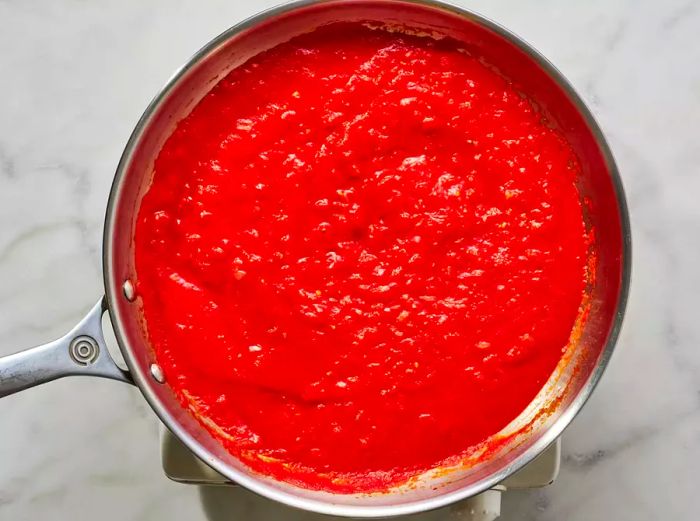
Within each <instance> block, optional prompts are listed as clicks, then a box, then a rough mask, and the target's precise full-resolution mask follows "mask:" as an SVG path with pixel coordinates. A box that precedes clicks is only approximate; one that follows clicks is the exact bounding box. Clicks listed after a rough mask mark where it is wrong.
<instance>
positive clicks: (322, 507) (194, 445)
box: [102, 0, 631, 518]
mask: <svg viewBox="0 0 700 521" xmlns="http://www.w3.org/2000/svg"><path fill="white" fill-rule="evenodd" d="M347 1H348V0H335V1H331V2H325V3H326V4H328V6H329V7H332V6H333V5H339V4H340V5H342V4H343V3H346V2H347ZM318 3H321V1H319V0H297V1H293V2H290V3H286V4H283V5H279V6H277V7H273V8H271V9H268V10H265V11H262V12H260V13H258V14H256V15H253V16H251V17H249V18H247V19H245V20H243V21H242V22H240V23H238V24H236V25H234V26H232V27H231V28H229V29H227V30H226V31H224V32H223V33H221V34H220V35H219V36H217V37H216V38H214V39H213V40H211V41H210V42H209V43H207V44H206V45H205V46H204V47H202V48H201V49H200V50H199V51H198V52H197V53H196V54H194V56H193V57H192V58H191V59H190V60H189V61H188V62H187V63H186V64H185V65H183V66H182V67H181V68H180V69H179V70H178V71H177V72H176V73H175V74H174V75H173V76H172V77H171V78H170V80H169V81H168V82H167V83H166V84H165V86H164V87H163V88H162V89H161V90H160V92H159V93H158V94H157V95H156V96H155V98H154V99H153V101H151V103H150V104H149V105H148V107H147V108H146V110H145V111H144V113H143V115H142V116H141V118H140V119H139V121H138V123H137V125H136V127H135V128H134V131H133V132H132V134H131V136H130V138H129V140H128V142H127V145H126V147H125V149H124V152H123V154H122V156H121V159H120V161H119V165H118V167H117V170H116V173H115V177H114V181H113V184H112V188H111V191H110V195H109V199H108V204H107V210H106V217H105V226H104V237H103V259H102V261H103V267H104V269H103V276H104V286H105V294H106V297H107V302H108V309H109V314H110V319H111V321H112V325H113V328H114V332H115V336H116V338H117V342H118V344H119V348H120V351H121V352H122V355H123V357H124V360H125V362H126V364H127V366H128V368H129V370H130V372H131V374H132V376H133V379H134V382H135V383H136V385H138V387H139V389H140V390H141V392H142V394H143V395H144V397H145V399H146V401H147V402H148V403H149V405H150V406H151V408H152V409H153V410H154V412H155V413H156V414H157V415H158V417H159V418H160V419H161V421H162V422H163V423H164V424H165V425H166V426H167V427H168V429H170V430H171V431H172V432H173V434H175V436H177V437H178V438H179V439H180V440H182V441H183V443H185V445H186V446H187V447H188V448H189V449H190V450H191V451H192V452H193V453H194V454H196V455H197V456H198V457H199V458H200V459H202V460H203V461H206V462H207V463H208V464H209V465H210V466H211V467H212V468H214V469H215V470H216V471H218V472H220V473H221V474H223V475H224V476H226V477H228V478H229V479H231V480H233V481H235V482H236V483H238V484H239V485H241V486H243V487H245V488H247V489H249V490H251V491H253V492H255V493H257V494H259V495H262V496H265V497H267V498H269V499H272V500H275V501H278V502H280V503H283V504H286V505H289V506H292V507H296V508H299V509H302V510H307V511H311V512H317V513H321V514H330V515H338V516H349V517H363V518H371V517H389V516H398V515H406V514H413V513H418V512H425V511H429V510H433V509H436V508H440V507H443V506H446V505H449V504H451V503H454V502H456V501H459V500H462V499H465V498H468V497H471V496H474V495H476V494H479V493H481V492H483V491H485V490H488V489H489V488H491V487H493V486H494V485H497V484H498V483H500V482H501V481H503V480H504V479H505V478H507V477H508V476H509V475H511V474H513V473H514V472H516V471H517V470H519V469H520V468H522V467H523V466H525V465H527V464H528V463H529V462H530V461H532V460H533V459H534V458H536V457H537V456H538V455H539V454H540V453H542V452H543V451H544V450H545V449H546V448H547V447H548V446H549V445H550V444H551V443H553V442H554V441H555V440H556V439H557V438H558V437H559V436H560V435H561V433H562V432H563V431H564V429H565V428H566V427H567V426H568V425H569V424H570V423H571V421H572V420H573V419H574V417H575V416H576V415H577V414H578V412H579V411H580V410H581V408H582V407H583V405H584V404H585V403H586V401H587V400H588V398H589V397H590V395H591V393H592V392H593V390H594V389H595V387H596V386H597V384H598V382H599V380H600V378H601V376H602V375H603V372H604V371H605V368H606V366H607V364H608V361H609V360H610V357H611V356H612V353H613V351H614V347H615V344H616V342H617V339H618V336H619V334H620V330H621V327H622V322H623V316H624V312H625V308H626V305H627V299H628V294H629V287H630V279H631V230H630V220H629V214H628V209H627V203H626V199H625V194H624V189H623V186H622V181H621V178H620V175H619V171H618V169H617V166H616V163H615V160H614V157H613V155H612V152H611V150H610V147H609V145H608V143H607V141H606V139H605V137H604V135H603V132H602V130H601V129H600V127H599V126H598V124H597V123H596V121H595V119H594V117H593V115H592V113H591V112H590V110H589V109H588V107H587V106H586V104H585V103H584V101H583V100H582V98H581V97H580V96H579V95H578V94H577V92H576V91H575V89H574V88H573V86H572V85H571V84H570V83H569V81H568V80H567V79H566V78H565V77H564V75H563V74H562V73H561V72H559V71H558V70H557V69H556V67H554V65H553V64H552V63H550V62H549V60H547V59H546V58H545V57H544V56H543V55H541V54H540V53H539V52H538V51H537V50H535V49H534V48H533V47H532V46H530V45H529V44H528V43H526V42H525V41H524V40H523V39H522V38H520V37H518V36H516V35H515V34H514V33H512V32H511V31H509V30H508V29H506V28H504V27H502V26H501V25H499V24H498V23H496V22H494V21H492V20H490V19H488V18H486V17H484V16H482V15H480V14H477V13H475V12H473V11H471V10H468V9H465V8H463V7H459V6H456V5H453V4H450V3H448V2H444V1H441V0H374V1H371V2H368V3H375V4H376V3H387V4H392V3H395V4H400V3H404V4H415V5H419V6H423V7H428V8H431V9H435V10H439V11H446V12H449V13H452V14H456V15H458V16H460V17H463V18H466V19H467V20H470V21H472V22H476V23H477V24H479V25H481V26H484V27H485V28H487V29H489V30H491V31H493V32H494V33H496V34H497V35H498V36H499V37H501V38H503V39H505V40H507V41H509V42H510V43H512V44H513V45H515V46H517V47H518V48H519V49H520V50H522V51H523V52H525V53H526V54H527V55H528V56H529V57H530V58H531V59H533V60H534V61H535V62H536V63H537V64H538V65H539V66H540V67H541V68H542V69H543V70H544V71H545V72H546V73H547V74H548V75H549V76H550V78H551V79H553V80H554V81H555V82H556V83H557V84H558V85H559V87H561V88H562V90H563V91H564V92H565V93H566V95H567V97H568V98H569V100H570V101H571V102H572V103H573V104H574V105H575V107H576V108H577V110H578V111H579V113H580V115H581V116H582V117H583V119H584V120H585V122H586V125H587V126H588V128H589V130H590V131H591V134H592V135H593V136H594V137H595V139H596V142H597V145H598V147H599V149H600V151H601V153H602V155H603V157H604V159H605V162H606V164H607V167H608V171H609V173H610V177H611V181H612V183H613V186H614V190H615V196H616V199H617V206H618V211H619V215H620V226H621V234H622V237H621V246H622V257H621V261H620V263H621V275H622V280H621V282H620V291H619V294H618V297H617V303H616V307H615V317H614V321H613V324H612V327H611V330H610V333H609V335H608V338H607V341H606V344H605V346H604V347H603V350H602V352H601V355H600V358H599V360H598V362H597V364H596V366H595V368H594V370H593V371H592V372H591V375H590V377H589V379H588V381H587V382H586V384H585V386H584V387H583V388H582V389H581V391H580V392H579V393H578V395H577V396H576V398H575V399H574V400H573V401H572V402H571V404H570V405H569V406H568V407H567V408H566V409H565V410H564V411H563V412H562V414H561V416H560V417H559V418H557V420H556V421H555V423H554V424H553V425H552V426H551V427H550V428H549V429H548V430H547V431H546V432H545V433H544V434H543V435H542V436H541V437H540V438H539V439H537V440H536V441H535V442H534V443H533V444H532V445H531V446H530V447H529V448H528V449H526V450H525V451H524V452H523V453H522V454H521V455H520V456H519V457H517V458H516V459H515V460H514V461H513V462H511V464H509V465H508V466H505V467H504V468H501V469H500V470H499V471H498V472H495V473H493V474H491V475H489V476H487V477H486V478H484V479H481V480H479V481H477V482H475V483H473V484H470V485H468V486H465V487H463V488H460V489H457V490H455V491H453V492H450V493H446V494H440V495H437V496H434V497H430V498H427V499H422V500H417V501H412V502H409V503H403V504H395V505H377V506H357V505H346V504H336V503H333V502H330V501H321V500H318V499H310V498H304V497H300V496H297V495H294V494H291V493H288V492H285V491H283V490H280V489H278V488H274V487H272V486H270V485H268V484H267V483H265V482H264V481H263V480H261V479H257V478H256V477H255V476H254V475H253V474H246V473H243V472H241V471H239V470H237V469H235V468H232V467H231V466H230V465H228V464H226V463H225V462H224V461H222V460H220V459H219V458H217V457H216V456H215V455H213V454H212V453H211V452H210V451H208V450H206V449H205V448H204V447H203V446H202V445H201V444H200V443H199V442H198V441H197V440H195V439H194V437H193V436H192V435H191V434H190V433H189V432H187V431H186V430H185V429H184V428H183V427H182V426H181V425H180V424H179V423H178V422H177V421H175V419H174V418H173V415H172V414H171V412H170V411H169V410H167V408H166V407H164V405H163V404H162V403H161V402H160V401H159V400H158V399H157V397H156V396H155V395H154V394H152V393H151V392H150V390H149V388H148V386H147V385H145V384H144V380H145V379H146V378H147V375H145V374H143V373H142V372H141V371H140V370H139V368H138V367H137V365H136V364H135V363H134V359H133V357H132V356H131V346H129V344H128V341H127V339H126V337H125V335H124V334H123V330H124V328H123V325H122V321H121V318H120V316H119V314H118V313H117V312H116V311H115V310H116V309H118V308H117V306H116V303H117V299H119V298H121V297H122V291H121V288H120V287H116V286H115V284H114V280H115V279H114V277H113V274H114V269H115V267H114V264H113V260H112V251H113V244H112V238H113V236H114V232H115V231H116V228H115V219H114V215H115V212H116V209H117V207H118V202H119V201H120V194H121V190H122V186H123V179H124V176H125V170H126V167H127V166H128V164H129V163H130V160H131V158H132V155H133V154H134V151H135V149H136V146H137V145H138V142H139V140H140V138H141V136H142V134H143V132H144V130H145V129H146V127H147V125H148V123H149V121H150V119H151V117H152V116H153V114H154V113H155V112H156V110H157V109H158V107H159V106H160V105H161V103H162V102H163V101H164V100H165V99H166V98H167V96H168V94H169V93H170V92H171V90H172V89H173V88H174V87H175V86H176V85H177V84H178V82H179V81H180V80H181V79H182V78H183V76H185V75H186V74H187V73H188V71H189V70H190V69H191V68H192V67H194V66H195V65H196V64H197V63H199V62H200V61H201V60H202V59H204V58H205V57H206V56H207V55H209V53H210V52H211V51H213V50H214V49H216V48H217V47H218V46H219V45H221V44H222V43H224V42H226V41H227V40H229V39H230V38H232V37H234V36H236V35H238V34H239V33H241V32H243V31H246V30H248V29H250V28H252V27H255V26H256V25H258V24H260V23H262V22H264V21H266V20H267V19H269V18H271V17H275V16H278V15H280V14H284V13H288V12H290V11H293V10H297V9H302V8H305V7H307V6H311V5H314V4H318Z"/></svg>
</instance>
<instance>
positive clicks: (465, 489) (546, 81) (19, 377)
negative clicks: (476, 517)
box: [0, 0, 630, 517]
mask: <svg viewBox="0 0 700 521" xmlns="http://www.w3.org/2000/svg"><path fill="white" fill-rule="evenodd" d="M336 21H379V22H389V23H398V24H401V25H407V26H411V27H414V28H418V29H422V30H425V31H426V32H429V33H430V32H433V31H435V32H437V33H440V34H445V35H448V36H451V37H452V38H455V39H457V40H459V41H461V42H463V44H464V46H465V48H466V49H468V50H469V51H470V52H471V53H473V54H476V55H479V56H483V58H484V59H485V60H486V61H487V62H489V63H490V64H492V65H494V66H495V67H496V68H497V69H498V70H499V71H500V73H502V74H503V75H504V76H506V77H507V78H509V79H510V80H511V81H512V82H513V84H514V85H515V86H516V88H518V89H519V90H521V91H522V92H523V93H525V94H526V95H527V96H528V97H529V98H530V99H531V100H532V101H533V103H534V104H535V105H536V107H537V109H538V110H540V111H541V112H542V114H543V115H544V117H546V118H547V120H548V121H549V122H550V123H551V124H552V125H553V126H555V127H556V128H557V129H558V130H559V131H560V132H562V133H563V134H564V136H565V137H566V138H567V139H568V141H569V142H570V143H571V145H572V146H573V148H574V150H575V152H576V154H577V156H578V158H579V161H580V164H581V175H580V178H579V179H578V184H579V188H580V191H581V194H582V198H583V199H584V200H585V204H584V212H585V218H586V220H587V224H588V225H589V226H592V227H593V228H594V229H595V237H596V240H595V245H594V247H593V248H594V251H593V252H592V255H591V259H593V260H592V262H593V263H594V264H595V278H594V280H591V284H590V288H589V289H590V291H589V295H590V312H589V314H588V317H587V319H586V320H585V321H584V322H582V323H581V324H579V326H580V330H579V331H578V335H576V338H577V340H576V341H575V342H572V344H571V345H570V346H569V347H568V349H567V352H566V354H565V356H564V358H563V359H562V361H561V363H560V364H559V366H558V367H557V369H556V370H555V372H554V373H553V375H552V377H551V379H550V380H549V381H548V383H547V384H546V385H545V387H544V388H543V389H542V391H541V392H540V393H539V395H538V396H537V398H536V399H535V401H534V402H533V403H532V404H531V405H530V407H529V408H528V409H527V410H526V411H524V412H523V414H522V415H521V416H520V417H519V418H518V419H516V420H515V421H514V422H513V423H511V424H510V425H509V426H508V427H506V428H505V429H504V431H502V433H500V434H501V435H502V436H503V443H502V445H501V448H500V449H499V450H498V451H496V452H494V453H491V454H489V455H487V456H483V457H482V458H476V459H474V460H472V461H467V462H464V463H462V464H460V465H458V466H455V467H453V468H451V469H439V471H432V472H428V473H426V474H425V475H423V476H421V477H420V478H419V479H418V480H417V481H416V482H415V483H413V484H412V485H411V486H410V487H409V486H404V487H401V488H399V489H396V490H392V491H391V492H387V493H383V494H369V495H368V494H358V495H353V494H333V493H328V492H319V491H311V490H305V489H302V488H298V487H295V486H293V485H290V484H287V483H283V482H279V481H276V480H274V479H273V478H270V477H267V476H262V475H259V474H256V473H255V472H253V471H251V470H250V469H249V468H247V467H246V466H245V465H244V464H243V463H241V462H240V461H238V460H237V459H236V458H235V457H234V456H232V455H231V454H229V453H228V452H227V451H226V450H225V449H224V448H223V447H222V446H221V445H220V443H219V442H217V440H216V439H214V438H213V437H212V436H211V435H210V434H209V433H208V432H207V431H206V430H205V429H204V428H203V427H202V425H201V424H200V423H199V422H198V421H197V420H196V418H194V417H193V416H192V415H191V414H190V412H189V411H188V410H186V409H185V408H183V407H182V406H181V405H180V403H179V401H178V400H177V398H176V397H175V396H174V394H173V392H172V390H171V388H170V387H169V386H168V383H167V381H165V378H164V376H163V374H162V372H161V371H160V369H159V367H158V365H157V361H156V360H155V359H154V355H153V351H152V349H151V346H150V345H149V342H148V339H147V335H146V331H145V328H144V320H143V316H142V309H141V305H140V299H139V296H138V294H137V293H136V292H135V290H134V288H135V287H136V284H135V282H136V280H137V278H138V273H137V272H136V271H135V267H134V240H133V236H134V224H135V221H136V215H137V210H138V207H139V201H140V198H141V197H142V195H143V194H144V192H145V191H146V190H147V188H148V186H149V183H150V181H151V177H152V174H153V164H154V159H155V158H156V156H157V155H158V152H159V150H160V148H161V146H162V145H163V143H164V141H165V140H166V139H167V137H168V136H169V135H170V133H171V132H172V131H173V129H174V126H175V125H176V124H177V122H178V121H179V120H181V119H182V118H183V117H185V116H186V115H187V114H188V113H189V112H190V111H191V110H192V108H193V107H194V106H195V105H196V104H197V102H198V101H199V100H200V99H201V98H202V97H203V96H204V95H205V94H206V93H207V92H208V91H209V90H210V89H211V88H212V87H213V86H214V85H215V84H216V83H217V82H218V81H219V80H220V79H221V78H223V77H224V76H225V75H226V74H227V73H228V72H229V71H231V70H232V69H233V68H234V67H236V66H238V65H240V64H241V63H243V62H245V61H246V60H247V59H249V58H250V57H252V56H254V55H255V54H257V53H259V52H261V51H263V50H265V49H269V48H271V47H273V46H275V45H277V44H279V43H281V42H284V41H287V40H289V39H290V38H292V37H293V36H295V35H298V34H301V33H304V32H308V31H310V30H312V29H314V28H316V27H318V26H321V25H324V24H328V23H331V22H336ZM103 265H104V286H105V295H106V296H105V297H104V298H103V299H101V300H100V301H99V302H98V303H97V305H96V306H95V307H94V308H93V309H92V311H90V313H88V315H87V316H86V317H85V318H84V319H83V320H82V321H81V322H80V323H79V324H78V325H77V326H76V327H75V328H74V329H73V330H72V331H71V332H70V333H68V334H67V335H66V336H64V337H63V338H60V339H59V340H56V341H54V342H50V343H48V344H45V345H42V346H39V347H34V348H32V349H28V350H26V351H22V352H20V353H17V354H14V355H10V356H7V357H4V358H2V359H0V396H5V395H8V394H11V393H14V392H17V391H21V390H23V389H26V388H28V387H32V386H34V385H38V384H40V383H44V382H48V381H50V380H54V379H56V378H61V377H63V376H69V375H86V376H100V377H105V378H112V379H115V380H121V381H124V382H129V383H133V384H134V385H136V386H138V387H139V389H140V390H141V392H142V393H143V396H144V397H145V398H146V400H147V401H148V403H149V404H150V405H151V407H152V408H153V410H154V411H155V412H156V414H157V415H158V416H159V417H160V419H161V420H162V421H163V423H164V424H165V425H166V426H167V427H168V428H169V429H170V430H171V431H172V432H173V433H174V434H175V436H177V437H178V438H179V439H180V440H182V441H183V442H184V443H185V444H186V445H187V447H189V449H190V450H192V452H194V453H195V454H196V455H197V456H198V457H199V458H201V459H202V460H203V461H204V462H206V463H207V464H209V465H210V466H211V467H213V468H214V469H215V470H217V471H218V472H220V473H221V474H223V475H224V476H226V477H227V478H229V479H230V480H232V481H234V482H236V483H239V484H240V485H243V486H244V487H247V488H248V489H250V490H253V491H255V492H257V493H259V494H261V495H263V496H267V497H268V498H271V499H274V500H276V501H279V502H282V503H286V504H288V505H291V506H295V507H299V508H302V509H307V510H311V511H316V512H323V513H328V514H335V515H347V516H357V517H373V516H391V515H399V514H408V513H412V512H419V511H424V510H429V509H433V508H436V507H440V506H443V505H447V504H449V503H452V502H454V501H457V500H460V499H463V498H466V497H469V496H472V495H475V494H477V493H480V492H482V491H484V490H486V489H488V488H489V487H491V486H493V485H495V484H497V483H498V482H500V481H502V480H503V479H504V478H506V477H507V476H509V475H510V474H512V473H513V472H515V471H516V470H518V469H519V468H520V467H522V466H523V465H525V464H526V463H528V462H529V461H530V460H532V459H533V458H535V457H536V456H537V455H538V454H540V453H541V452H542V451H543V450H544V449H545V448H546V447H547V446H548V445H549V444H550V443H552V442H553V441H554V440H555V439H556V438H557V437H558V436H559V435H560V434H561V432H562V431H563V430H564V428H565V427H566V426H567V425H568V424H569V422H570V421H571V420H572V418H573V417H574V416H575V415H576V413H577V412H578V411H579V410H580V409H581V407H582V406H583V404H584V403H585V401H586V399H587V398H588V397H589V395H590V394H591V392H592V391H593V389H594V387H595V386H596V383H597V382H598V380H599V378H600V376H601V374H602V372H603V370H604V368H605V366H606V364H607V362H608V359H609V358H610V355H611V353H612V351H613V347H614V344H615V341H616V339H617V336H618V332H619V328H620V325H621V321H622V315H623V311H624V307H625V301H626V297H627V289H628V285H629V277H630V230H629V222H628V216H627V209H626V205H625V199H624V194H623V190H622V186H621V183H620V179H619V177H618V172H617V169H616V167H615V163H614V161H613V158H612V155H611V153H610V150H609V148H608V145H607V144H606V142H605V139H604V137H603V135H602V133H601V131H600V129H599V128H598V125H597V124H596V123H595V121H594V120H593V117H592V116H591V113H590V112H589V110H588V109H587V108H586V106H585V105H584V103H583V101H582V100H581V98H579V96H578V95H577V94H576V93H575V92H574V90H573V89H572V87H571V85H569V83H568V82H567V81H566V80H565V79H564V77H563V76H562V75H561V74H560V73H559V72H558V71H557V70H556V69H555V68H554V67H553V66H552V65H551V64H550V63H549V62H548V61H547V60H546V59H545V58H543V57H542V56H541V55H540V54H538V53H537V51H535V50H534V49H532V48H531V47H530V46H529V45H527V44H526V43H525V42H523V41H522V40H520V39H519V38H518V37H516V36H514V35H513V34H511V33H510V32H508V31H507V30H505V29H504V28H502V27H500V26H499V25H496V24H495V23H493V22H491V21H489V20H487V19H484V18H482V17H481V16H479V15H476V14H474V13H471V12H469V11H466V10H464V9H460V8H457V7H454V6H451V5H448V4H444V3H441V2H437V1H434V0H330V1H324V2H317V1H301V2H295V3H291V4H287V5H284V6H281V7H277V8H275V9H271V10H269V11H265V12H263V13H260V14H258V15H256V16H254V17H252V18H249V19H248V20H246V21H244V22H242V23H240V24H238V25H236V26H234V27H232V28H231V29H229V30H228V31H226V32H224V33H223V34H222V35H220V36H218V37H217V38H215V39H214V40H212V41H211V42H210V43H209V44H207V45H206V46H205V47H204V48H203V49H202V50H201V51H199V52H198V53H197V54H196V55H195V56H194V57H193V58H192V59H191V60H190V61H189V62H188V63H187V64H186V65H185V66H184V67H183V68H182V69H180V70H179V71H178V72H177V73H176V74H175V76H174V77H173V78H172V79H171V80H170V81H169V82H168V84H167V85H166V86H165V88H164V89H163V90H162V91H161V92H160V93H159V94H158V96H157V97H156V98H155V99H154V101H153V102H152V103H151V104H150V105H149V106H148V108H147V109H146V111H145V112H144V114H143V116H142V117H141V120H140V121H139V122H138V125H137V126H136V129H135V130H134V132H133V134H132V135H131V137H130V139H129V142H128V143H127V145H126V149H125V150H124V154H123V155H122V158H121V161H120V162H119V166H118V167H117V171H116V175H115V177H114V183H113V185H112V191H111V193H110V196H109V201H108V204H107V214H106V221H105V227H104V244H103ZM105 311H108V312H109V316H110V318H111V322H112V327H113V329H114V332H115V336H116V338H117V341H118V344H119V349H120V350H121V353H122V355H123V357H124V360H125V362H126V364H127V366H128V370H127V371H124V370H121V369H120V368H119V367H117V365H116V364H115V363H114V362H113V360H112V359H111V357H110V355H109V353H108V351H107V346H106V344H105V340H104V338H103V334H102V315H103V313H104V312H105ZM455 413H456V414H459V411H455Z"/></svg>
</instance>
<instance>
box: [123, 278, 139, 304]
mask: <svg viewBox="0 0 700 521" xmlns="http://www.w3.org/2000/svg"><path fill="white" fill-rule="evenodd" d="M122 291H124V296H125V297H126V300H128V301H129V302H133V301H134V299H135V298H136V290H134V285H133V284H132V283H131V281H130V280H127V281H125V282H124V285H123V286H122Z"/></svg>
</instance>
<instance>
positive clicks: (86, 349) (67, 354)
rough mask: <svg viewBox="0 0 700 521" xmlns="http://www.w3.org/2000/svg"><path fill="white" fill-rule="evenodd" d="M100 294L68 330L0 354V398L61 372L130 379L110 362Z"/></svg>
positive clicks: (105, 307)
mask: <svg viewBox="0 0 700 521" xmlns="http://www.w3.org/2000/svg"><path fill="white" fill-rule="evenodd" d="M106 309H107V304H106V301H105V299H104V298H102V299H101V300H100V301H99V302H98V303H97V304H96V305H95V306H94V307H93V308H92V309H91V310H90V312H89V313H88V314H87V315H86V316H85V318H83V319H82V320H81V321H80V322H79V323H78V325H77V326H75V327H74V328H73V329H72V330H71V332H70V333H68V334H67V335H65V336H63V337H61V338H59V339H58V340H54V341H53V342H49V343H48V344H44V345H41V346H37V347H33V348H31V349H27V350H26V351H21V352H19V353H15V354H13V355H9V356H5V357H2V358H0V398H2V397H4V396H8V395H10V394H14V393H16V392H18V391H22V390H24V389H28V388H29V387H34V386H35V385H39V384H43V383H46V382H50V381H52V380H56V379H58V378H62V377H64V376H79V375H83V376H99V377H102V378H111V379H112V380H120V381H122V382H127V383H133V381H132V379H131V375H130V374H129V373H128V372H127V371H124V370H122V369H120V368H119V367H118V366H117V364H115V363H114V360H112V357H111V356H110V354H109V351H107V344H106V342H105V339H104V335H103V334H102V314H103V313H104V312H105V310H106Z"/></svg>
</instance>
